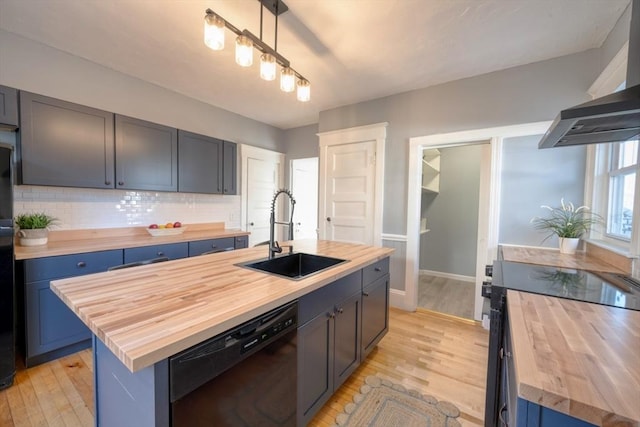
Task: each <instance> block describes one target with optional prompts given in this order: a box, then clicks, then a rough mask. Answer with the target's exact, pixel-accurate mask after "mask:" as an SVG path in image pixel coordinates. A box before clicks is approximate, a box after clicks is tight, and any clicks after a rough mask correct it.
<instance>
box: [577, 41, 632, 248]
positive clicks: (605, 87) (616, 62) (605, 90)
mask: <svg viewBox="0 0 640 427" xmlns="http://www.w3.org/2000/svg"><path fill="white" fill-rule="evenodd" d="M628 51H629V43H628V42H626V43H625V44H624V45H623V46H622V47H621V48H620V50H619V51H618V53H617V54H616V55H615V56H614V57H613V59H612V60H611V62H609V64H608V65H607V66H606V67H605V69H604V70H603V71H602V73H601V74H600V75H599V76H598V78H597V79H596V80H595V82H594V83H593V84H592V85H591V87H590V88H589V90H588V92H589V94H590V95H591V96H592V97H593V98H599V97H601V96H605V95H608V94H610V93H612V92H613V91H614V90H615V89H616V88H617V87H618V86H620V85H621V84H622V83H623V82H624V80H625V78H626V75H625V70H626V68H627V55H628ZM608 147H609V144H593V145H589V146H588V147H587V164H586V167H585V179H584V182H585V185H584V202H585V205H586V206H590V207H591V208H592V209H593V211H594V212H597V213H606V212H607V210H608V203H609V174H608V165H609V159H608V157H609V152H610V150H609V148H608ZM603 156H604V158H603ZM638 192H640V171H638V172H637V173H636V193H638ZM633 223H634V225H635V226H634V227H633V231H632V232H631V241H630V242H628V243H627V242H625V241H623V240H620V239H615V238H612V237H608V236H606V229H605V227H603V226H599V227H594V229H592V230H591V233H590V234H589V238H588V239H585V240H587V241H588V242H589V243H591V244H593V245H596V246H600V247H603V248H606V249H608V250H611V251H613V252H616V253H618V254H620V255H624V256H627V257H629V258H637V257H638V255H639V254H640V197H635V198H634V207H633Z"/></svg>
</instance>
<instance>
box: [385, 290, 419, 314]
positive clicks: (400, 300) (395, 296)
mask: <svg viewBox="0 0 640 427" xmlns="http://www.w3.org/2000/svg"><path fill="white" fill-rule="evenodd" d="M406 297H407V293H406V292H405V291H401V290H400V289H393V288H392V289H390V290H389V305H390V306H391V307H395V308H399V309H401V310H404V311H415V310H414V309H412V308H411V307H409V306H408V305H407V303H406Z"/></svg>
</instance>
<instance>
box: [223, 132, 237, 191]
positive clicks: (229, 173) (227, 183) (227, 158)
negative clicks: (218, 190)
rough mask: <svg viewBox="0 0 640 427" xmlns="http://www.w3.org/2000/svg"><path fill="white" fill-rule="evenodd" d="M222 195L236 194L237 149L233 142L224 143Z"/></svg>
mask: <svg viewBox="0 0 640 427" xmlns="http://www.w3.org/2000/svg"><path fill="white" fill-rule="evenodd" d="M223 152H224V166H223V171H224V176H223V180H222V182H223V189H222V192H223V194H238V185H237V181H238V148H237V145H236V144H235V143H233V142H227V141H225V142H224V148H223Z"/></svg>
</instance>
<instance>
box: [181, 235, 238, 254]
mask: <svg viewBox="0 0 640 427" xmlns="http://www.w3.org/2000/svg"><path fill="white" fill-rule="evenodd" d="M235 245H236V243H235V239H234V238H233V237H223V238H220V239H208V240H198V241H194V242H189V256H198V255H202V254H204V253H207V254H209V253H216V252H226V251H232V250H234V249H235V248H236V246H235Z"/></svg>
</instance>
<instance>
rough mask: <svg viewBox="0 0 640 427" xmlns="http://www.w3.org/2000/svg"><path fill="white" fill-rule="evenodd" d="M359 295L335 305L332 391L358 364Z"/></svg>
mask: <svg viewBox="0 0 640 427" xmlns="http://www.w3.org/2000/svg"><path fill="white" fill-rule="evenodd" d="M360 301H361V300H360V293H359V292H358V293H357V294H354V295H353V296H351V297H350V298H348V299H346V300H344V301H342V302H340V303H338V304H336V308H335V344H334V346H335V347H334V358H335V361H334V368H333V370H334V382H333V387H334V390H336V389H338V387H340V386H341V385H342V383H343V382H344V381H345V380H346V379H347V378H349V376H350V375H351V374H352V373H353V371H355V369H356V368H357V367H358V365H359V364H360V321H361V313H360Z"/></svg>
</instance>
